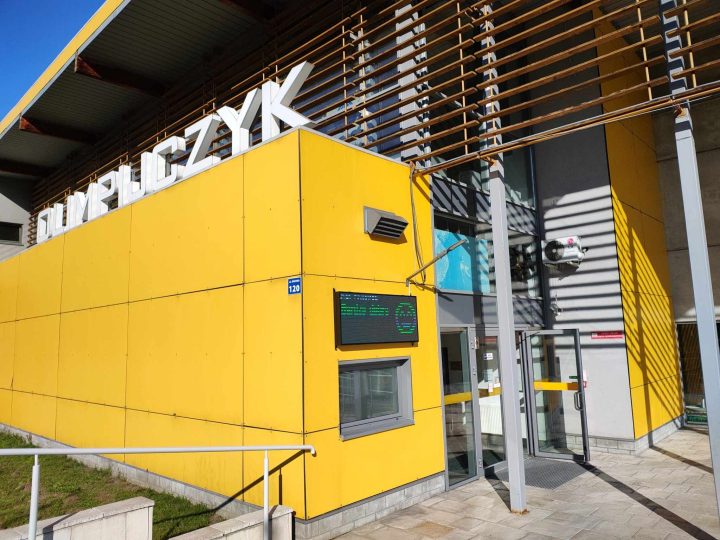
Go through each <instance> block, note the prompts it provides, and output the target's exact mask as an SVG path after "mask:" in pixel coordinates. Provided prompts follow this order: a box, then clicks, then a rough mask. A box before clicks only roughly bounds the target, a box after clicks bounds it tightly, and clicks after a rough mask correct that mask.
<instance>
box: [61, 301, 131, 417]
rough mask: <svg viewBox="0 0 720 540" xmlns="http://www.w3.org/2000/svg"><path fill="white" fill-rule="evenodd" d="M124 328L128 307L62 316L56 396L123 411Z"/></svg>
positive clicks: (106, 308)
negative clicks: (109, 406)
mask: <svg viewBox="0 0 720 540" xmlns="http://www.w3.org/2000/svg"><path fill="white" fill-rule="evenodd" d="M127 328H128V306H127V304H120V305H117V306H108V307H102V308H95V309H88V310H80V311H74V312H71V313H63V314H62V315H61V316H60V354H59V359H58V390H57V392H58V396H59V397H63V398H68V399H77V400H81V401H90V402H93V403H101V404H105V405H114V406H116V407H123V406H124V405H125V372H126V367H127V366H126V362H127V341H128V335H127Z"/></svg>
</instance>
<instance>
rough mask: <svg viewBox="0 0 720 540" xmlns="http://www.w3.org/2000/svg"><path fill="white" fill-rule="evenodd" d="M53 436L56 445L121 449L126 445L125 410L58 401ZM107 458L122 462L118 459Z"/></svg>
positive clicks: (115, 456) (79, 402) (120, 458)
mask: <svg viewBox="0 0 720 540" xmlns="http://www.w3.org/2000/svg"><path fill="white" fill-rule="evenodd" d="M56 436H57V440H58V441H60V442H62V443H63V444H68V445H70V446H76V447H85V448H93V447H95V448H98V447H105V448H109V447H120V448H122V447H123V446H124V445H125V409H122V408H120V407H108V406H106V405H95V404H93V403H84V402H81V401H74V400H68V399H61V398H59V399H58V400H57V422H56ZM107 457H109V458H111V459H115V460H117V461H122V456H121V455H108V456H107Z"/></svg>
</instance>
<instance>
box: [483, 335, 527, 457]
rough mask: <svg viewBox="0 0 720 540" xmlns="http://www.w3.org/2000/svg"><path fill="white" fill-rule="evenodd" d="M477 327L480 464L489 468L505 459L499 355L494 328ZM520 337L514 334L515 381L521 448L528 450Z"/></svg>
mask: <svg viewBox="0 0 720 540" xmlns="http://www.w3.org/2000/svg"><path fill="white" fill-rule="evenodd" d="M477 330H478V339H477V351H476V362H477V378H478V415H479V418H480V433H481V435H480V438H481V441H482V461H483V467H485V469H490V468H492V467H494V466H498V465H499V466H502V465H503V464H504V462H505V437H504V435H503V416H502V414H503V412H502V403H501V399H502V380H501V377H500V355H499V354H498V344H497V339H498V338H497V329H492V330H488V329H484V330H483V329H481V328H478V329H477ZM522 336H523V333H522V332H517V333H516V350H515V366H516V367H515V369H516V371H515V377H516V380H517V381H518V394H519V395H518V397H519V399H520V425H521V427H522V438H523V450H524V451H525V453H527V451H528V442H527V421H526V411H525V388H524V378H523V363H522V358H521V343H522Z"/></svg>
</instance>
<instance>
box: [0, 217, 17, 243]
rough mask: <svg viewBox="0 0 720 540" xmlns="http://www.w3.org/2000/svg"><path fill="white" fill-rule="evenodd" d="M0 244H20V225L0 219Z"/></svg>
mask: <svg viewBox="0 0 720 540" xmlns="http://www.w3.org/2000/svg"><path fill="white" fill-rule="evenodd" d="M0 244H13V245H21V244H22V225H21V224H19V223H7V222H6V221H0Z"/></svg>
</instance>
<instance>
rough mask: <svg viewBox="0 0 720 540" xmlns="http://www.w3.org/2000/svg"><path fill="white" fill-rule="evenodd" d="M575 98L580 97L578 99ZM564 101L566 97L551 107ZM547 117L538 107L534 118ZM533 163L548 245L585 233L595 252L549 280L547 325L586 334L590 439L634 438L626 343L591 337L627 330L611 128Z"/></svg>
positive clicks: (551, 145)
mask: <svg viewBox="0 0 720 540" xmlns="http://www.w3.org/2000/svg"><path fill="white" fill-rule="evenodd" d="M592 54H594V51H591V52H588V53H586V55H587V58H590V55H592ZM581 56H582V55H578V56H575V57H573V58H572V59H570V60H569V61H568V65H570V64H572V63H577V62H579V61H581V60H582V59H585V58H581ZM587 76H588V74H587V73H579V74H576V75H574V76H573V77H568V78H566V79H563V80H561V81H558V82H557V83H554V84H551V85H547V86H546V87H544V88H542V89H539V91H541V92H551V91H554V90H559V89H561V88H563V87H565V86H567V85H572V84H574V83H578V82H581V81H582V80H583V79H584V78H586V77H587ZM583 92H584V95H583V96H582V98H583V100H592V99H595V98H597V97H599V96H600V89H599V88H598V87H588V88H586V89H585V90H584V91H583ZM538 95H539V93H533V94H531V96H530V97H537V96H538ZM573 99H574V100H578V99H579V98H578V97H577V94H575V97H574V98H573ZM562 102H563V98H562V97H560V98H558V100H557V102H556V103H555V104H553V105H552V106H553V107H557V106H559V105H561V104H562ZM567 104H568V105H569V104H570V103H569V102H568V103H567ZM546 112H548V111H547V110H543V109H542V108H537V107H536V108H535V109H534V110H533V115H541V114H544V113H546ZM601 112H602V111H601V110H600V108H597V107H596V108H590V109H587V110H586V111H583V112H581V113H579V114H577V118H576V119H578V120H579V119H581V118H583V117H590V116H594V115H597V114H599V113H601ZM550 127H552V125H550V123H548V124H543V125H541V126H538V127H537V131H543V130H545V129H548V128H550ZM534 157H535V171H536V177H537V192H538V200H539V205H540V212H541V217H542V220H543V228H544V239H546V240H547V239H552V238H558V237H562V236H570V235H579V236H581V237H582V241H583V246H584V247H587V248H589V249H588V252H587V254H586V258H585V260H584V261H583V263H582V265H581V266H580V268H579V269H578V270H577V271H575V272H573V273H567V274H563V275H551V276H549V279H548V287H547V291H546V294H547V295H548V296H549V299H548V304H550V303H551V302H552V303H555V304H556V305H557V307H558V308H559V312H558V313H557V315H556V316H552V315H549V317H548V318H549V319H550V320H549V321H548V322H549V325H548V326H550V327H554V328H577V329H579V330H580V332H581V347H582V354H583V362H584V367H585V371H586V373H587V377H588V387H587V392H586V397H587V410H588V415H587V416H588V429H589V432H590V435H591V436H600V437H613V438H627V439H631V438H633V436H634V431H633V424H632V407H631V402H630V384H629V376H628V363H627V352H626V348H625V341H624V339H622V338H620V339H605V340H600V339H593V337H592V334H593V332H596V331H603V330H624V322H623V311H622V298H621V292H620V273H619V269H618V261H617V249H616V245H615V225H614V221H613V210H612V199H611V191H610V176H609V171H608V164H607V151H606V145H605V130H604V128H602V127H599V128H593V129H589V130H585V131H581V132H578V133H574V134H571V135H567V136H564V137H560V138H558V139H554V140H550V141H547V142H543V143H541V144H538V145H536V146H535V147H534Z"/></svg>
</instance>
